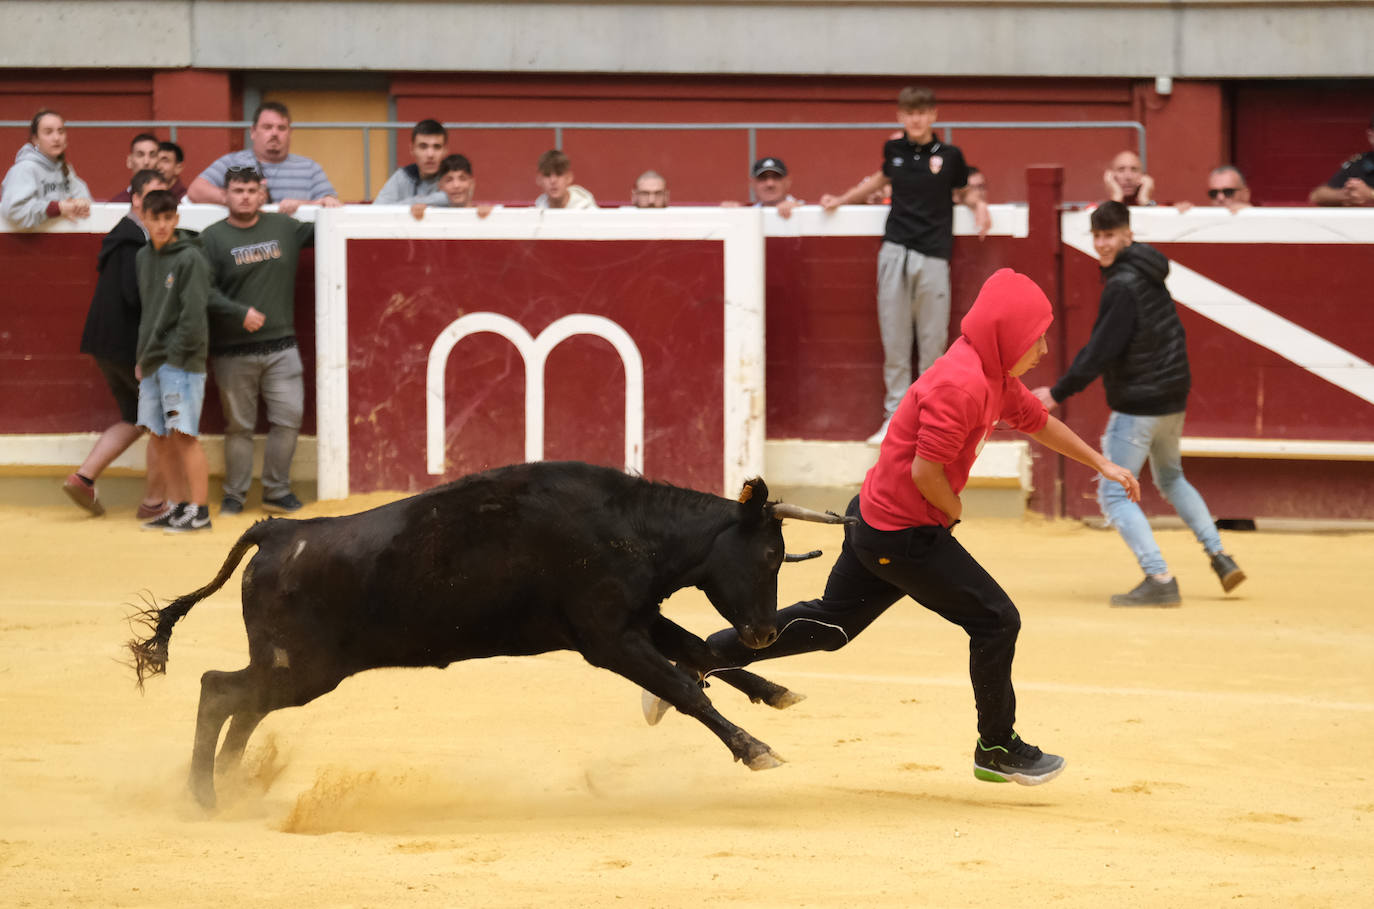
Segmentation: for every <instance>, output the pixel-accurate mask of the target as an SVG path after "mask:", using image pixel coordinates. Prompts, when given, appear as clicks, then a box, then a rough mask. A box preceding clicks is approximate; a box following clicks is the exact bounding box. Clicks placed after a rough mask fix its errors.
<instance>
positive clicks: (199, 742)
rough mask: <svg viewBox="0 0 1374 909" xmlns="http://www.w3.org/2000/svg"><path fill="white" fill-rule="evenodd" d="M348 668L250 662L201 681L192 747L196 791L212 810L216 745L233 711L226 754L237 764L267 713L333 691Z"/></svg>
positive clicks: (194, 789) (196, 794)
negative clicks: (300, 667)
mask: <svg viewBox="0 0 1374 909" xmlns="http://www.w3.org/2000/svg"><path fill="white" fill-rule="evenodd" d="M345 675H346V673H341V672H336V671H327V672H326V671H319V672H314V673H302V672H300V671H297V670H292V669H288V668H284V667H272V668H270V669H269V668H263V667H260V666H253V665H250V666H249V667H248V668H246V669H240V670H239V671H238V672H207V673H205V675H203V676H201V680H200V711H199V713H198V714H197V716H196V740H195V746H194V747H193V748H192V751H191V792H192V793H194V795H195V797H196V800H197V801H198V802H200V803H201V805H203V806H204V807H205V808H206V810H214V807H215V746H216V745H217V744H218V743H219V734H220V730H221V729H223V728H224V721H225V720H227V719H229V717H230V716H233V717H234V720H233V722H232V723H230V725H229V732H228V734H227V735H225V737H224V750H223V751H222V752H221V756H222V757H224V758H226V759H228V760H229V761H230V762H231V763H237V762H238V760H239V759H240V758H241V757H242V756H243V749H244V746H245V745H247V743H248V737H249V736H250V735H252V733H253V730H254V729H256V728H257V725H258V724H259V723H260V722H262V719H263V717H265V716H266V715H267V714H269V713H271V712H272V711H273V710H277V709H279V708H282V707H300V706H302V705H303V704H308V703H310V702H311V701H313V700H314V699H315V698H317V697H319V696H320V695H322V694H326V693H327V692H330V691H333V690H334V689H335V688H337V687H338V685H339V682H341V681H343V679H344V677H345Z"/></svg>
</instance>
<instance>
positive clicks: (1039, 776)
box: [645, 268, 1140, 786]
mask: <svg viewBox="0 0 1374 909" xmlns="http://www.w3.org/2000/svg"><path fill="white" fill-rule="evenodd" d="M1052 319H1053V313H1052V311H1051V307H1050V301H1049V300H1048V299H1047V298H1046V297H1045V294H1044V293H1043V292H1042V291H1041V290H1040V288H1039V287H1037V286H1036V285H1035V282H1034V281H1032V280H1031V279H1030V278H1028V277H1026V276H1025V275H1021V274H1017V273H1016V272H1014V271H1012V270H1011V269H1009V268H1004V269H1002V270H1000V271H998V272H997V273H996V274H994V275H993V276H992V277H990V278H989V279H988V280H987V283H985V284H984V285H983V289H982V290H981V291H980V292H979V294H978V299H977V300H976V301H975V302H974V304H973V308H972V309H971V310H969V313H968V315H966V316H965V317H964V320H963V322H962V323H961V325H960V328H961V335H960V337H959V339H958V340H956V341H955V342H954V344H952V345H951V346H950V348H949V350H948V351H947V352H946V353H945V355H944V356H942V357H940V359H938V360H936V361H935V363H934V364H933V365H932V366H931V367H930V368H929V369H928V370H926V372H924V373H923V374H922V375H921V377H920V378H919V379H918V380H917V381H916V383H915V384H914V385H912V386H911V387H910V388H909V389H908V390H907V392H906V395H905V397H903V399H902V401H901V403H900V405H899V406H898V407H897V411H896V413H894V414H893V416H892V422H891V424H890V425H889V427H888V431H887V435H886V437H885V438H884V439H883V443H882V449H881V451H880V452H879V455H878V463H877V464H875V465H874V466H873V468H872V469H870V470H869V472H868V476H867V477H865V479H864V483H863V487H862V488H861V490H860V492H859V494H858V495H857V496H855V497H854V500H853V501H852V502H850V503H849V509H848V514H850V515H852V516H854V517H857V518H858V523H856V524H854V525H851V526H849V527H847V528H846V529H845V541H844V546H843V548H842V549H841V551H840V557H839V559H838V560H837V561H836V562H835V567H834V568H832V569H831V571H830V578H829V580H828V581H827V582H826V585H825V594H824V596H823V597H822V598H821V599H819V600H810V601H807V602H803V603H796V604H794V605H792V606H789V607H787V608H786V609H783V610H780V611H779V612H778V628H779V629H780V631H779V634H778V639H777V640H776V641H775V642H774V643H773V644H771V645H770V646H768V647H765V648H763V649H762V650H750V649H749V648H748V647H746V646H744V644H743V643H742V642H741V641H740V639H739V637H738V635H736V634H735V632H734V630H733V629H725V630H723V631H718V632H716V633H715V634H713V635H711V637H710V638H708V639H707V642H706V643H707V644H708V645H709V646H710V649H711V650H712V651H713V652H714V653H715V655H716V656H717V657H718V658H719V661H718V663H717V664H716V665H715V666H697V667H692V668H694V669H696V670H698V671H699V672H703V673H706V674H709V673H710V672H712V671H714V670H718V669H730V668H738V667H742V666H746V665H748V664H749V663H752V662H755V661H757V660H766V659H773V658H776V657H780V656H788V655H790V654H795V653H807V652H810V651H814V650H838V649H840V648H841V647H843V646H844V645H845V644H847V643H849V641H850V640H852V639H853V638H854V637H855V636H856V635H858V634H859V632H861V631H863V630H864V629H865V628H867V627H868V626H869V624H870V623H872V622H873V620H874V619H876V618H877V617H878V616H880V615H882V613H883V612H884V611H886V609H887V608H888V607H889V606H891V605H892V604H893V603H896V602H897V601H898V600H900V599H901V598H902V597H903V596H910V597H911V598H912V599H914V600H916V601H917V602H918V603H920V604H921V605H922V606H925V607H926V608H927V609H929V610H931V611H932V612H934V613H936V614H937V615H939V616H941V617H942V618H945V619H947V620H949V621H951V622H953V623H955V624H956V625H959V626H960V627H962V628H963V629H964V630H965V631H966V632H968V635H969V676H970V678H971V680H972V682H973V697H974V702H975V704H976V706H977V710H978V743H977V745H976V746H975V748H974V759H973V766H974V775H975V776H977V777H978V779H981V780H988V781H990V782H1003V783H1004V782H1008V781H1014V782H1017V783H1021V784H1023V785H1028V786H1033V785H1036V784H1038V783H1044V782H1048V781H1049V780H1052V779H1054V777H1056V776H1058V775H1059V773H1060V771H1062V770H1063V769H1064V759H1063V758H1061V757H1059V756H1057V755H1053V754H1045V753H1043V752H1042V751H1041V750H1040V749H1039V748H1036V747H1035V746H1033V745H1029V744H1027V743H1026V742H1024V741H1022V740H1021V738H1020V737H1019V736H1017V734H1016V732H1015V730H1014V728H1013V727H1014V723H1015V719H1016V694H1015V692H1014V691H1013V689H1012V684H1011V663H1012V657H1013V655H1014V653H1015V651H1016V637H1017V633H1018V632H1019V631H1020V628H1021V617H1020V614H1019V613H1018V612H1017V610H1016V606H1015V605H1014V604H1013V603H1012V601H1011V598H1010V597H1008V596H1007V594H1006V592H1005V591H1003V590H1002V588H1001V587H1000V586H998V584H997V582H996V581H994V580H993V579H992V577H991V575H989V574H988V573H987V571H985V570H984V569H983V567H982V566H981V565H979V564H978V562H977V561H976V560H975V559H974V558H973V556H972V555H970V554H969V553H968V552H967V551H966V550H965V549H964V547H963V546H961V545H960V544H959V542H958V541H957V540H955V538H954V534H953V533H952V528H953V526H954V525H955V524H956V523H958V521H959V516H960V514H961V513H962V511H963V505H962V503H961V502H960V499H959V493H960V492H962V491H963V489H964V485H965V484H966V483H967V482H968V475H969V471H970V469H972V467H973V460H974V458H975V457H976V456H977V455H978V452H979V450H980V449H981V448H982V447H983V443H984V441H986V440H987V437H988V436H989V435H990V434H991V433H992V430H993V427H994V426H996V425H997V424H998V422H1005V423H1007V424H1009V425H1010V426H1011V427H1012V428H1014V429H1017V430H1020V431H1021V432H1024V433H1026V434H1027V435H1029V436H1030V437H1031V438H1033V439H1035V440H1036V441H1038V442H1040V443H1041V444H1043V445H1045V446H1047V447H1049V448H1051V449H1053V450H1055V451H1057V452H1059V453H1060V454H1063V455H1066V456H1067V457H1070V458H1073V459H1074V460H1076V461H1079V462H1081V463H1083V464H1086V465H1087V466H1089V467H1091V468H1093V469H1094V470H1096V471H1098V472H1099V473H1101V474H1102V476H1104V477H1106V478H1107V479H1109V480H1114V481H1115V482H1117V483H1120V484H1121V485H1122V486H1123V487H1124V488H1125V490H1126V493H1127V494H1128V495H1129V496H1130V497H1131V498H1132V499H1139V497H1140V485H1139V484H1138V483H1137V482H1136V479H1135V476H1134V475H1133V474H1132V473H1131V472H1130V471H1129V470H1126V469H1124V468H1122V467H1118V466H1117V465H1116V464H1113V463H1112V462H1111V461H1108V460H1107V459H1106V458H1104V457H1103V456H1102V455H1101V454H1099V453H1098V452H1097V451H1094V450H1093V449H1092V448H1091V447H1090V446H1089V445H1088V444H1087V443H1086V442H1084V441H1083V440H1082V439H1080V438H1079V437H1078V436H1077V435H1075V434H1074V432H1073V430H1071V429H1069V428H1068V427H1067V426H1065V425H1064V424H1063V423H1062V422H1060V421H1059V420H1058V419H1056V418H1054V417H1052V416H1050V415H1049V413H1048V412H1047V411H1046V410H1045V407H1044V405H1043V404H1041V403H1040V401H1039V400H1038V399H1037V398H1036V397H1035V396H1034V395H1032V394H1031V392H1030V390H1029V389H1027V388H1026V386H1025V385H1024V384H1022V382H1021V379H1020V376H1022V375H1024V374H1025V373H1026V372H1028V371H1029V370H1030V369H1031V368H1032V367H1034V366H1035V364H1036V363H1038V362H1039V361H1040V358H1041V357H1043V356H1044V355H1045V353H1046V352H1047V351H1048V348H1047V346H1046V344H1045V331H1046V329H1048V328H1049V325H1050V322H1051V320H1052ZM655 707H656V705H654V704H652V703H650V702H648V701H646V704H645V715H646V717H648V718H649V719H650V720H651V722H652V721H656V719H657V716H661V713H657V715H655V714H656V709H655Z"/></svg>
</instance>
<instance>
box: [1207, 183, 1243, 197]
mask: <svg viewBox="0 0 1374 909" xmlns="http://www.w3.org/2000/svg"><path fill="white" fill-rule="evenodd" d="M1238 192H1240V190H1239V189H1236V188H1235V187H1234V186H1228V187H1226V188H1225V189H1209V190H1207V198H1209V199H1215V198H1216V197H1217V196H1225V197H1226V198H1228V199H1229V198H1231V197H1232V196H1234V195H1235V194H1236V193H1238Z"/></svg>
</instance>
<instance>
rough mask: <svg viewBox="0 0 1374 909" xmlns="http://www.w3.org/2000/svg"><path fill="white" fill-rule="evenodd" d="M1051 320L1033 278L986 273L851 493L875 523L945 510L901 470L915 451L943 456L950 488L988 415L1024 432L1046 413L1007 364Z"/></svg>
mask: <svg viewBox="0 0 1374 909" xmlns="http://www.w3.org/2000/svg"><path fill="white" fill-rule="evenodd" d="M1053 319H1054V313H1053V311H1052V309H1051V307H1050V301H1049V299H1047V298H1046V297H1045V294H1044V292H1043V291H1041V290H1040V288H1039V287H1037V286H1036V284H1035V282H1034V281H1032V280H1031V279H1030V278H1028V277H1026V276H1025V275H1022V274H1017V273H1016V272H1014V271H1012V270H1011V269H1010V268H1003V269H1001V270H999V271H997V272H996V273H995V274H993V276H992V277H990V278H988V280H987V283H985V284H984V285H983V289H982V290H981V291H979V292H978V299H977V300H975V301H974V302H973V308H972V309H970V310H969V312H968V315H966V316H964V320H963V322H961V323H960V325H959V330H960V336H959V338H958V339H957V340H956V341H955V342H954V343H953V344H951V345H950V348H949V350H948V351H946V353H945V355H944V356H942V357H940V359H938V360H936V361H935V363H934V364H932V365H931V367H930V368H929V369H927V370H926V371H925V373H924V374H922V376H921V377H920V378H919V379H917V380H916V383H915V384H914V385H912V386H911V387H910V388H908V389H907V392H906V396H905V397H903V398H902V403H901V404H900V405H898V407H897V412H896V413H895V414H893V415H892V422H891V423H890V424H889V425H888V427H887V436H886V437H885V438H884V439H883V447H882V449H881V451H880V452H879V454H878V463H877V464H875V465H873V467H872V469H870V470H869V471H868V475H867V476H866V477H865V478H864V485H863V489H862V490H861V491H860V493H859V511H860V513H861V514H862V515H863V519H864V521H865V522H867V523H868V524H869V525H870V526H872V527H876V528H878V529H879V530H904V529H906V528H908V527H918V526H921V525H931V524H939V525H941V526H948V525H949V523H950V520H949V516H948V515H946V514H945V513H944V512H943V511H941V510H940V509H938V508H936V507H935V506H934V505H931V504H930V503H929V502H927V501H926V499H925V497H924V496H922V495H921V491H920V490H919V489H917V488H916V482H915V481H914V480H913V479H912V478H911V465H912V464H913V463H914V461H915V459H916V456H917V455H919V456H920V457H922V458H925V459H926V460H927V461H934V462H936V463H939V464H943V465H945V476H947V477H948V478H949V485H950V488H952V489H953V490H954V494H955V495H958V494H959V493H960V492H962V491H963V489H964V486H965V485H966V484H967V483H968V475H969V471H970V470H972V469H973V460H974V458H976V457H977V456H978V452H979V451H981V450H982V448H983V442H984V441H986V440H987V437H988V436H989V435H991V434H992V430H993V427H994V426H996V425H997V423H998V421H999V420H1001V421H1005V422H1006V423H1008V424H1009V425H1010V426H1011V427H1012V428H1013V429H1018V430H1020V431H1021V432H1024V433H1029V434H1034V433H1037V432H1039V431H1040V430H1041V429H1043V428H1044V427H1045V422H1046V420H1048V419H1049V414H1048V412H1047V411H1046V410H1045V408H1044V406H1043V405H1042V404H1041V403H1040V402H1039V400H1037V399H1036V397H1035V395H1033V394H1031V393H1030V390H1029V389H1027V388H1026V386H1025V385H1024V384H1023V383H1022V382H1021V380H1020V379H1017V378H1013V377H1011V376H1009V375H1008V374H1007V370H1008V369H1010V368H1011V367H1012V366H1014V365H1015V364H1016V361H1017V360H1019V359H1021V357H1022V356H1023V355H1024V354H1025V353H1026V351H1028V350H1030V348H1031V345H1033V344H1034V343H1035V342H1036V341H1037V340H1038V339H1039V337H1040V336H1041V335H1043V334H1044V333H1045V331H1046V329H1048V328H1049V326H1050V322H1051V321H1053Z"/></svg>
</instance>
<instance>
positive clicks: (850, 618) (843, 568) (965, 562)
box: [707, 496, 1021, 744]
mask: <svg viewBox="0 0 1374 909" xmlns="http://www.w3.org/2000/svg"><path fill="white" fill-rule="evenodd" d="M847 513H848V514H851V515H856V516H857V515H858V513H859V498H858V496H855V497H854V500H853V501H852V502H850V503H849V508H848V511H847ZM904 595H906V596H910V597H911V598H912V599H914V600H916V602H918V603H920V604H921V605H922V606H924V607H926V608H927V609H929V610H930V611H932V612H934V613H935V614H936V615H939V616H941V617H942V618H944V619H947V620H948V621H950V622H953V623H954V624H956V625H958V626H959V627H961V628H963V629H964V631H965V632H967V633H968V636H969V678H970V680H971V681H972V682H973V698H974V703H975V704H976V705H977V708H978V734H979V736H981V737H982V739H983V740H984V741H985V742H988V743H997V744H1000V743H1004V742H1006V741H1008V740H1009V739H1010V738H1011V732H1012V727H1013V725H1014V724H1015V721H1016V693H1015V691H1014V690H1013V688H1012V684H1011V664H1012V658H1013V657H1014V656H1015V654H1016V637H1017V634H1018V633H1019V632H1020V630H1021V616H1020V614H1019V613H1018V612H1017V611H1016V606H1015V605H1014V604H1013V603H1012V602H1011V599H1010V598H1009V597H1008V596H1007V594H1006V592H1005V591H1003V590H1002V588H1001V587H1000V586H999V585H998V584H997V582H996V581H994V580H993V579H992V576H991V575H989V574H988V573H987V571H985V570H984V569H983V566H981V565H979V564H978V562H977V561H976V560H974V558H973V556H971V555H969V553H968V551H967V550H966V549H964V547H963V546H961V545H960V544H959V541H958V540H956V539H954V535H953V534H952V533H950V532H949V531H948V530H946V529H945V528H943V527H935V526H925V527H912V528H908V529H907V530H897V531H888V530H877V529H875V528H873V527H870V526H868V525H867V524H865V523H863V522H862V520H861V521H860V522H859V523H858V524H856V525H853V526H851V527H847V528H846V530H845V540H844V546H843V547H842V548H841V550H840V557H839V559H837V560H836V562H835V567H834V568H832V569H831V570H830V578H829V580H827V581H826V585H825V594H824V596H822V597H821V598H820V599H819V600H807V601H805V602H801V603H796V604H793V605H792V606H788V607H787V608H786V609H781V610H779V611H778V632H779V633H778V639H777V640H776V641H774V642H773V644H772V645H770V646H768V647H765V648H764V649H762V650H750V649H749V648H748V647H746V646H744V644H742V643H741V642H740V640H739V637H738V636H737V635H736V634H735V631H734V629H730V628H727V629H725V630H723V631H718V632H716V633H715V634H713V635H711V637H710V638H708V639H707V643H708V644H709V645H710V647H711V649H712V650H713V651H715V653H716V654H718V655H719V657H720V666H718V667H714V668H725V667H727V666H735V667H739V666H747V665H749V664H750V663H753V662H757V661H758V660H770V659H775V658H777V657H781V656H790V655H792V654H796V653H809V652H811V651H814V650H838V649H840V648H841V647H843V646H844V645H845V644H847V643H849V642H850V641H851V640H853V639H854V638H855V637H857V636H858V635H859V633H860V632H862V631H863V630H864V629H865V628H867V627H868V626H869V625H870V624H872V622H873V620H874V619H876V618H877V617H878V616H880V615H882V614H883V612H885V611H886V610H887V608H888V607H889V606H891V605H892V604H893V603H895V602H897V600H899V599H901V598H902V596H904Z"/></svg>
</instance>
